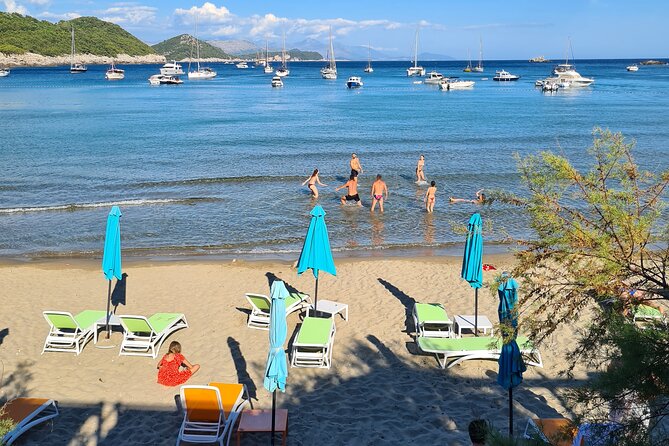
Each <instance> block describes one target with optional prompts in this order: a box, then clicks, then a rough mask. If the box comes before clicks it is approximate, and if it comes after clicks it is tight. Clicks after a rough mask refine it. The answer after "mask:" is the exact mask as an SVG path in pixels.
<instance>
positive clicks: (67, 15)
mask: <svg viewBox="0 0 669 446" xmlns="http://www.w3.org/2000/svg"><path fill="white" fill-rule="evenodd" d="M37 17H40V18H43V19H47V20H53V21H56V20H72V19H76V18H78V17H81V14H78V13H76V12H64V13H62V14H56V13H53V12H49V11H44V12H41V13H39V14H37Z"/></svg>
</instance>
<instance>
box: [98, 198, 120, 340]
mask: <svg viewBox="0 0 669 446" xmlns="http://www.w3.org/2000/svg"><path fill="white" fill-rule="evenodd" d="M121 215H123V214H121V209H119V207H118V206H112V208H111V211H109V215H108V216H107V232H106V234H105V248H104V251H103V253H102V272H103V273H104V275H105V278H106V279H107V280H108V281H109V287H108V291H107V324H106V327H105V329H106V331H107V339H109V311H110V305H111V283H112V279H113V278H114V277H116V280H121V278H122V275H123V273H122V272H121Z"/></svg>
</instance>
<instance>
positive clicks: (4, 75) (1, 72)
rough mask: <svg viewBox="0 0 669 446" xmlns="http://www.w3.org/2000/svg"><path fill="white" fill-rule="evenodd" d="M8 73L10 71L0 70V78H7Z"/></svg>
mask: <svg viewBox="0 0 669 446" xmlns="http://www.w3.org/2000/svg"><path fill="white" fill-rule="evenodd" d="M9 73H11V71H9V70H8V69H7V68H0V77H7V76H9Z"/></svg>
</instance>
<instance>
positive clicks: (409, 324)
mask: <svg viewBox="0 0 669 446" xmlns="http://www.w3.org/2000/svg"><path fill="white" fill-rule="evenodd" d="M376 280H378V281H379V283H380V284H381V285H383V286H384V287H385V288H386V289H387V290H388V291H389V292H390V294H392V295H393V296H394V297H395V298H396V299H397V300H399V301H400V303H401V304H402V305H404V326H405V333H407V334H409V333H412V332H413V331H414V330H415V327H414V326H413V316H412V315H411V311H412V310H413V306H414V305H415V303H416V299H414V298H413V297H411V296H409V295H408V294H406V293H405V292H404V291H402V290H400V289H399V288H397V287H396V286H395V285H393V284H392V283H390V282H388V281H387V280H384V279H382V278H380V277H379V278H377V279H376Z"/></svg>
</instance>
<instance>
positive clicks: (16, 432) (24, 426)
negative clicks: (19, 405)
mask: <svg viewBox="0 0 669 446" xmlns="http://www.w3.org/2000/svg"><path fill="white" fill-rule="evenodd" d="M58 414H59V412H58V406H57V405H56V402H55V401H54V400H51V399H50V400H47V401H46V402H45V403H44V404H42V405H41V406H40V407H39V408H38V409H36V410H35V411H34V412H33V413H31V414H30V415H28V416H27V417H26V418H24V419H23V420H21V422H19V423H18V424H17V425H16V426H15V427H14V429H12V430H11V431H9V432H7V433H6V434H5V436H4V437H3V438H1V439H0V443H2V444H4V445H6V446H9V445H11V444H12V443H14V442H15V441H16V439H17V438H19V437H20V436H21V435H22V434H23V433H25V432H26V431H27V430H29V429H30V428H31V427H33V426H36V425H38V424H40V423H44V422H45V421H48V420H50V419H52V418H55V417H57V416H58Z"/></svg>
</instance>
